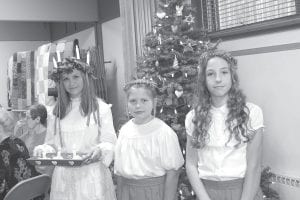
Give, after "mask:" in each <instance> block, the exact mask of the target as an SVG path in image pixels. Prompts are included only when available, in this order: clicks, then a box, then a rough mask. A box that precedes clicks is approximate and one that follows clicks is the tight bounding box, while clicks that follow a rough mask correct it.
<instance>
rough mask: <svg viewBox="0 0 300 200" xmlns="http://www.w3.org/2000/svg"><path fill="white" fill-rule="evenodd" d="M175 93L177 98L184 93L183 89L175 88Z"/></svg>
mask: <svg viewBox="0 0 300 200" xmlns="http://www.w3.org/2000/svg"><path fill="white" fill-rule="evenodd" d="M175 95H176V97H177V98H179V97H181V96H182V95H183V90H175Z"/></svg>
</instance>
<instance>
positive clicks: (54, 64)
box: [53, 57, 57, 68]
mask: <svg viewBox="0 0 300 200" xmlns="http://www.w3.org/2000/svg"><path fill="white" fill-rule="evenodd" d="M53 66H54V68H57V63H56V60H55V58H54V57H53Z"/></svg>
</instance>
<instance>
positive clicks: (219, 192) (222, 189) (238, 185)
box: [201, 179, 263, 200]
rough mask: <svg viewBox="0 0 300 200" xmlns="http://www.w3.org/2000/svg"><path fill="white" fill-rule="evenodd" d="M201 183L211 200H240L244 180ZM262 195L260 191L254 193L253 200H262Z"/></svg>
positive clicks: (206, 181)
mask: <svg viewBox="0 0 300 200" xmlns="http://www.w3.org/2000/svg"><path fill="white" fill-rule="evenodd" d="M201 180H202V183H203V185H204V187H205V189H206V191H207V193H208V196H209V197H210V199H211V200H240V199H241V195H242V191H243V184H244V179H235V180H229V181H212V180H205V179H201ZM262 199H263V194H262V191H261V189H260V188H259V190H258V191H257V193H256V196H255V197H254V199H253V200H262Z"/></svg>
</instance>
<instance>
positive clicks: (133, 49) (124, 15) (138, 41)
mask: <svg viewBox="0 0 300 200" xmlns="http://www.w3.org/2000/svg"><path fill="white" fill-rule="evenodd" d="M156 1H157V0H119V2H120V14H121V20H122V34H123V46H124V61H125V81H129V80H131V78H132V77H134V76H135V70H136V61H137V58H138V57H139V56H141V55H142V54H143V41H144V37H145V35H146V34H147V33H148V32H150V31H151V30H152V23H153V21H152V20H153V15H154V14H155V7H156V4H157V3H156Z"/></svg>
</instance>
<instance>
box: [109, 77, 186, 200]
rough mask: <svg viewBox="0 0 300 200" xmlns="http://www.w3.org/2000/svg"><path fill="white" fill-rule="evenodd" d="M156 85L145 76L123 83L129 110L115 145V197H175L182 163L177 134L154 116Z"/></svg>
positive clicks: (139, 199)
mask: <svg viewBox="0 0 300 200" xmlns="http://www.w3.org/2000/svg"><path fill="white" fill-rule="evenodd" d="M155 89H156V88H155V84H154V83H153V82H152V81H149V80H146V79H138V80H135V81H132V82H129V83H128V84H127V85H126V86H125V92H126V94H127V101H128V111H129V112H130V114H131V115H132V116H133V119H131V120H129V121H128V122H127V123H126V124H125V125H123V126H122V128H121V129H120V132H119V137H118V140H117V144H116V148H115V163H114V167H115V173H116V174H117V175H118V178H117V183H118V186H117V196H118V200H174V199H175V198H176V197H175V196H176V189H177V182H178V176H179V171H180V169H181V166H182V165H183V163H184V159H183V156H182V153H181V150H180V146H179V142H178V138H177V135H176V133H175V132H174V131H173V130H172V129H171V128H170V127H169V126H168V125H167V124H165V123H164V122H163V121H162V120H160V119H158V118H156V117H155V109H156V107H155V105H156V90H155Z"/></svg>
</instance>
